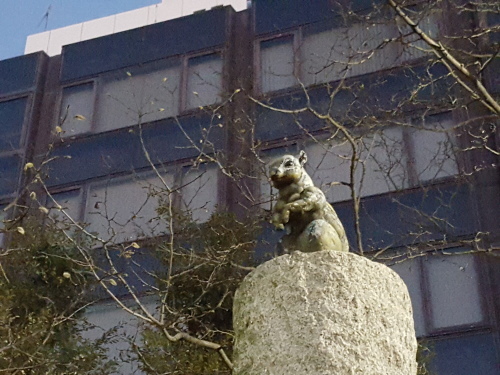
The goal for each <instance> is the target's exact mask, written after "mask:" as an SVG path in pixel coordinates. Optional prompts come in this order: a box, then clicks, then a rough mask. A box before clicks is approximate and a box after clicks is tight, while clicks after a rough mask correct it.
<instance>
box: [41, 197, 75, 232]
mask: <svg viewBox="0 0 500 375" xmlns="http://www.w3.org/2000/svg"><path fill="white" fill-rule="evenodd" d="M52 198H54V200H55V201H56V202H57V203H54V202H53V201H52V200H51V199H50V198H47V199H48V201H47V207H48V208H49V209H50V214H49V215H50V217H51V219H52V222H53V223H55V224H56V225H58V226H59V227H60V228H66V225H67V226H71V225H72V222H71V220H70V219H69V218H68V217H67V216H66V215H65V214H67V215H68V216H70V217H71V219H72V220H73V221H75V222H77V223H78V222H81V221H82V217H81V216H82V215H81V212H82V204H83V199H82V194H81V191H80V190H71V191H65V192H62V193H55V194H52ZM58 205H59V206H60V207H61V208H60V209H58V208H56V207H57V206H58ZM63 211H64V212H63Z"/></svg>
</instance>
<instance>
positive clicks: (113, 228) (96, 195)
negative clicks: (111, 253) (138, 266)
mask: <svg viewBox="0 0 500 375" xmlns="http://www.w3.org/2000/svg"><path fill="white" fill-rule="evenodd" d="M165 179H166V181H167V183H168V184H170V185H172V182H173V178H171V176H165ZM160 189H161V183H160V182H159V180H158V179H157V177H156V176H152V175H150V174H148V175H139V176H134V177H128V178H120V179H118V178H117V179H113V180H109V181H106V182H101V183H96V184H93V185H92V186H91V187H90V191H89V195H88V199H87V209H86V216H85V221H86V222H87V223H89V227H88V230H89V231H90V232H94V233H97V234H98V235H99V236H100V237H101V238H102V239H104V240H111V241H113V242H115V243H116V242H124V241H131V240H135V239H137V238H139V237H145V236H155V235H160V234H165V231H166V226H165V223H164V222H163V221H162V220H161V219H160V218H159V215H158V213H157V208H158V204H159V197H160V195H158V194H157V193H158V191H159V190H160Z"/></svg>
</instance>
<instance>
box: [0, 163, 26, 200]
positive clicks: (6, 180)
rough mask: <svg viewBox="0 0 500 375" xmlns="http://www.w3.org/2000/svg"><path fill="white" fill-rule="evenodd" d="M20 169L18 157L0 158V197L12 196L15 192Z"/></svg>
mask: <svg viewBox="0 0 500 375" xmlns="http://www.w3.org/2000/svg"><path fill="white" fill-rule="evenodd" d="M20 168H21V159H20V158H19V156H17V155H12V156H3V157H0V196H2V195H8V194H13V193H14V192H15V191H16V189H17V181H18V178H19V170H20Z"/></svg>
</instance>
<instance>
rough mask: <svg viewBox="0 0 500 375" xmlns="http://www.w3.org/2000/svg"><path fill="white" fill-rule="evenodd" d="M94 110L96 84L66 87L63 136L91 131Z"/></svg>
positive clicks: (63, 108)
mask: <svg viewBox="0 0 500 375" xmlns="http://www.w3.org/2000/svg"><path fill="white" fill-rule="evenodd" d="M93 111H94V84H93V83H92V82H89V83H84V84H83V85H78V86H71V87H65V88H64V89H63V96H62V102H61V116H60V117H61V120H62V121H64V122H63V123H62V129H63V131H64V133H63V137H71V136H74V135H78V134H82V133H86V132H88V131H90V127H91V124H92V113H93Z"/></svg>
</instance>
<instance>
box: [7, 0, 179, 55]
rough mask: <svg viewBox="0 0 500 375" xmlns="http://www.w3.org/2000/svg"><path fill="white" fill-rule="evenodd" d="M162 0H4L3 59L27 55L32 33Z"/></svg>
mask: <svg viewBox="0 0 500 375" xmlns="http://www.w3.org/2000/svg"><path fill="white" fill-rule="evenodd" d="M172 1H175V0H172ZM158 3H161V0H0V35H2V38H1V40H0V60H4V59H8V58H10V57H15V56H19V55H23V54H24V46H25V44H26V37H27V36H28V35H31V34H36V33H40V32H43V31H45V30H52V29H57V28H59V27H64V26H68V25H72V24H75V23H80V22H84V21H88V20H92V19H95V18H99V17H105V16H109V15H112V14H116V13H120V12H126V11H128V10H132V9H137V8H141V7H145V6H148V5H152V4H158ZM49 7H50V8H49ZM47 12H48V19H47V17H46V16H45V15H46V13H47Z"/></svg>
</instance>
